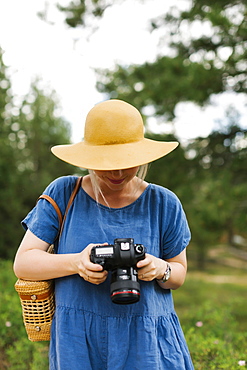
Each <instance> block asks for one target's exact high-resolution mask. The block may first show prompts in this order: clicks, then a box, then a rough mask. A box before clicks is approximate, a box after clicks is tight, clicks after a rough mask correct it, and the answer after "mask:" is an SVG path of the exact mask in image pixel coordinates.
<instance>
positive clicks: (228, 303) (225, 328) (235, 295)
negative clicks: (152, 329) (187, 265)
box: [174, 274, 247, 370]
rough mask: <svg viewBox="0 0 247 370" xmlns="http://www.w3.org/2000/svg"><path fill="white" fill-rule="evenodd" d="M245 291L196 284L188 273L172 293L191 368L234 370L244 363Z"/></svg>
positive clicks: (237, 288) (246, 317)
mask: <svg viewBox="0 0 247 370" xmlns="http://www.w3.org/2000/svg"><path fill="white" fill-rule="evenodd" d="M239 280H241V278H239ZM245 291H246V286H237V285H232V284H222V285H220V284H215V283H208V282H206V281H198V280H197V279H196V277H195V278H193V275H191V276H190V274H188V278H187V280H186V283H185V284H184V286H183V287H182V288H180V289H179V290H177V291H175V292H174V301H175V307H176V310H177V312H178V315H179V317H180V320H181V324H182V326H183V329H184V333H185V337H186V340H187V343H188V346H189V349H190V352H191V356H192V359H193V363H194V366H195V369H198V370H204V369H215V370H216V369H217V370H218V369H229V370H231V369H232V370H234V369H236V368H238V362H239V361H241V360H246V356H247V350H246V346H245V345H243V344H244V343H246V339H247V334H246V331H247V316H246V309H245V303H244V301H245V299H244V295H245Z"/></svg>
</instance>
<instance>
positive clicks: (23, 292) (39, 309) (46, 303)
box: [15, 177, 82, 342]
mask: <svg viewBox="0 0 247 370" xmlns="http://www.w3.org/2000/svg"><path fill="white" fill-rule="evenodd" d="M81 181H82V177H79V178H78V180H77V182H76V185H75V187H74V190H73V192H72V194H71V196H70V199H69V202H68V204H67V208H66V211H65V214H64V216H63V217H62V214H61V211H60V209H59V207H58V205H57V204H56V202H55V201H54V200H53V199H52V198H50V197H49V196H48V195H45V194H43V195H41V196H40V197H39V199H41V198H43V199H46V200H47V201H49V202H50V203H51V204H52V205H53V207H54V208H55V210H56V212H57V215H58V219H59V233H58V237H60V236H61V233H62V230H63V226H64V222H65V219H66V216H67V213H68V210H69V208H70V206H71V204H72V203H73V200H74V198H75V196H76V194H77V192H78V190H79V188H80V186H81ZM39 199H38V200H39ZM47 252H48V253H54V246H53V245H51V246H50V247H49V249H48V250H47ZM15 290H16V291H17V293H18V294H19V297H20V301H21V307H22V316H23V322H24V326H25V329H26V332H27V335H28V339H29V340H31V341H32V342H39V341H46V340H50V329H51V324H52V319H53V315H54V312H55V296H54V280H42V281H29V280H22V279H18V280H17V281H16V283H15Z"/></svg>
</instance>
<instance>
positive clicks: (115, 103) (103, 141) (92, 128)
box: [51, 99, 178, 171]
mask: <svg viewBox="0 0 247 370" xmlns="http://www.w3.org/2000/svg"><path fill="white" fill-rule="evenodd" d="M177 145H178V143H177V142H161V141H155V140H150V139H146V138H144V126H143V120H142V117H141V114H140V113H139V111H138V110H137V109H136V108H135V107H133V106H132V105H130V104H128V103H126V102H124V101H122V100H116V99H111V100H107V101H104V102H102V103H99V104H97V105H95V106H94V107H93V108H92V109H91V110H90V111H89V113H88V115H87V118H86V123H85V131H84V141H82V142H80V143H77V144H71V145H57V146H54V147H52V149H51V151H52V153H53V154H54V155H55V156H56V157H58V158H60V159H62V160H63V161H65V162H68V163H70V164H72V165H74V166H77V167H81V168H86V169H90V170H108V171H109V170H120V169H125V168H131V167H137V166H140V165H143V164H146V163H149V162H152V161H154V160H156V159H158V158H161V157H163V156H165V155H166V154H168V153H170V152H171V151H172V150H173V149H175V148H176V147H177Z"/></svg>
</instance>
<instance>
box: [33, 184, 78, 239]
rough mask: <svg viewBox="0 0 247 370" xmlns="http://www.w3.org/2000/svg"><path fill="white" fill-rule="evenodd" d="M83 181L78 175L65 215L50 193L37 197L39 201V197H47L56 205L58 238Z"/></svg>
mask: <svg viewBox="0 0 247 370" xmlns="http://www.w3.org/2000/svg"><path fill="white" fill-rule="evenodd" d="M81 183H82V177H78V179H77V180H76V183H75V187H74V189H73V191H72V193H71V196H70V198H69V201H68V204H67V207H66V210H65V213H64V216H62V213H61V211H60V208H59V207H58V205H57V203H56V202H55V200H54V199H52V197H50V196H49V195H46V194H42V195H40V197H38V199H37V202H38V200H39V199H46V200H47V201H48V202H50V203H51V204H52V206H53V207H54V209H55V211H56V212H57V216H58V221H59V232H58V235H57V237H56V239H57V238H58V237H59V238H60V236H61V234H62V231H63V228H64V223H65V220H66V217H67V214H68V212H69V209H70V206H71V204H72V203H73V201H74V199H75V196H76V194H77V193H78V191H79V189H80V187H81Z"/></svg>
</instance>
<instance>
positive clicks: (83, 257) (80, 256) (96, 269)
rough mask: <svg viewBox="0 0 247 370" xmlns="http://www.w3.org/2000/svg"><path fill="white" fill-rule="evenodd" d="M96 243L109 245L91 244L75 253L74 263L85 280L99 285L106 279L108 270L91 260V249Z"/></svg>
mask: <svg viewBox="0 0 247 370" xmlns="http://www.w3.org/2000/svg"><path fill="white" fill-rule="evenodd" d="M95 245H107V243H104V244H89V245H88V246H87V247H86V248H85V249H84V250H83V251H82V252H80V253H77V254H76V255H75V261H74V263H75V270H76V271H77V273H78V274H79V275H80V276H81V277H82V278H83V279H84V280H86V281H88V282H90V283H92V284H97V285H98V284H101V283H103V282H104V281H105V280H106V278H107V275H108V272H107V271H105V270H103V267H102V266H101V265H98V264H96V263H92V262H91V261H90V253H91V249H92V248H93V247H94V246H95Z"/></svg>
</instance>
